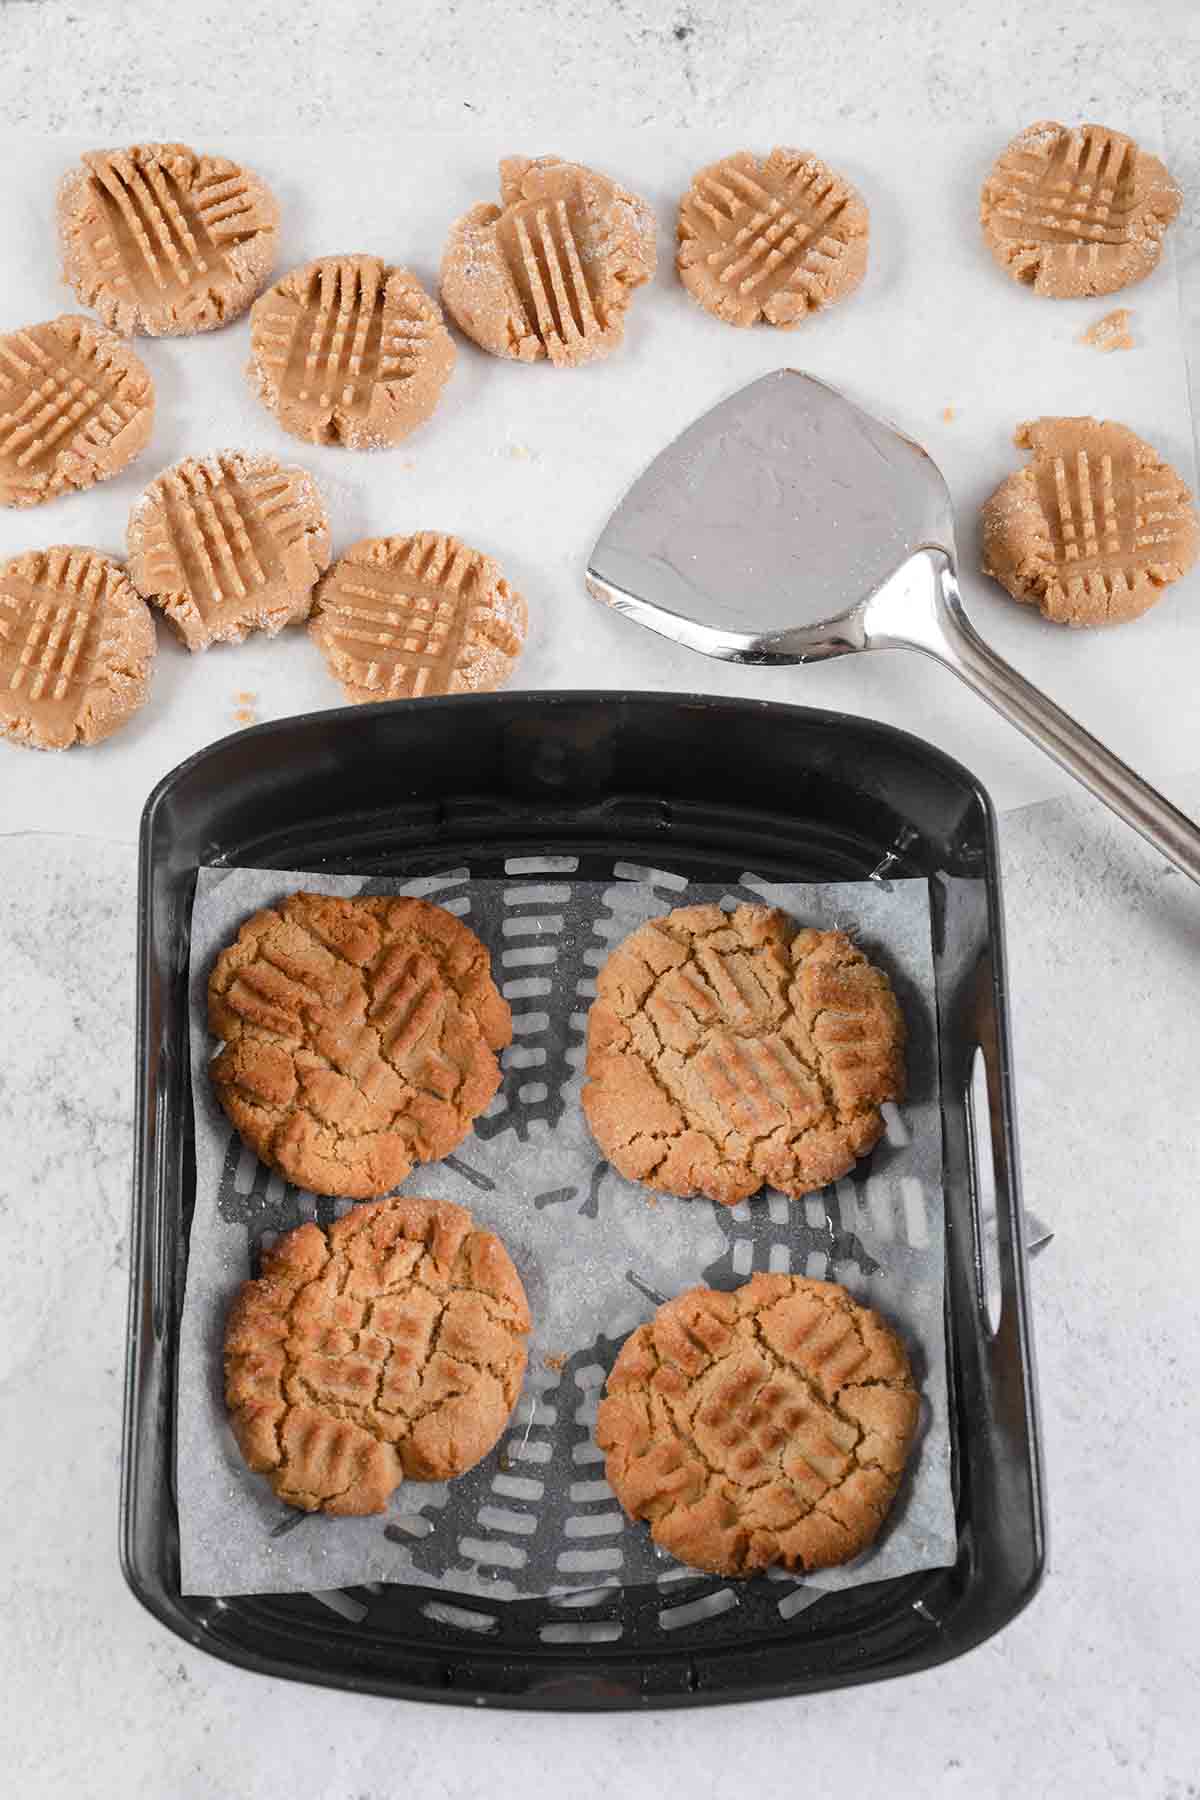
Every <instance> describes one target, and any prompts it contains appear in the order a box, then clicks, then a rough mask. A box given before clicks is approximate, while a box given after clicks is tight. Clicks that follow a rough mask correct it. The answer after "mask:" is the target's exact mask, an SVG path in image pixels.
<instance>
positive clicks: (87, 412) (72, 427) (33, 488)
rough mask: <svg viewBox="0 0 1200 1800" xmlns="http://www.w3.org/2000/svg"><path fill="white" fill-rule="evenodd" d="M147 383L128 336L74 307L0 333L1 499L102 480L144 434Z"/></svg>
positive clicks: (34, 496) (148, 413)
mask: <svg viewBox="0 0 1200 1800" xmlns="http://www.w3.org/2000/svg"><path fill="white" fill-rule="evenodd" d="M153 424H154V383H153V381H151V379H150V374H149V371H148V370H147V368H146V366H145V364H144V363H143V362H142V360H141V358H140V357H139V356H135V355H134V353H133V351H132V350H131V349H130V348H129V346H128V344H123V343H122V342H121V340H120V338H119V337H116V336H115V335H114V334H113V333H112V332H111V331H106V330H105V328H104V326H103V325H97V324H96V322H95V320H94V319H85V318H82V317H81V316H80V315H79V314H78V313H61V314H60V315H59V317H58V318H57V319H47V320H46V321H45V323H44V324H41V325H29V326H26V328H25V330H24V331H11V332H9V333H7V335H6V336H4V337H0V505H2V506H37V505H38V504H39V503H40V502H41V501H43V500H53V499H55V498H56V497H57V496H58V495H59V494H70V493H78V492H80V491H81V490H82V489H83V488H90V487H94V486H95V484H96V483H97V482H98V481H107V480H108V478H109V477H110V476H111V475H117V474H119V473H120V471H121V470H122V469H123V468H125V466H126V465H127V464H128V463H131V462H132V461H133V459H134V457H135V456H136V455H137V454H138V452H139V451H140V450H143V449H145V447H146V445H147V444H148V443H149V441H150V432H151V428H152V427H153Z"/></svg>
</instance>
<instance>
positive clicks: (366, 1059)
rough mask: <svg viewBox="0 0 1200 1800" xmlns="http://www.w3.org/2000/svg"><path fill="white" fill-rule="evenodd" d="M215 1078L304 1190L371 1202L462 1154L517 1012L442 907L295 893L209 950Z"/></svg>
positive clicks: (260, 1150) (260, 1148)
mask: <svg viewBox="0 0 1200 1800" xmlns="http://www.w3.org/2000/svg"><path fill="white" fill-rule="evenodd" d="M208 1017H209V1027H210V1029H211V1031H212V1033H213V1036H214V1037H216V1038H219V1039H220V1040H221V1044H222V1048H221V1051H220V1054H219V1055H218V1056H216V1057H215V1058H214V1060H213V1062H212V1063H211V1064H210V1074H211V1077H212V1082H213V1087H214V1088H215V1090H216V1095H217V1098H218V1100H219V1101H220V1103H221V1105H222V1106H223V1107H224V1109H225V1112H226V1114H227V1115H228V1117H229V1121H230V1123H231V1124H232V1125H233V1127H234V1129H235V1130H236V1131H237V1132H239V1133H240V1135H241V1137H242V1139H243V1141H244V1142H245V1143H247V1144H249V1146H250V1148H251V1149H252V1150H253V1151H254V1152H255V1154H256V1155H257V1156H258V1157H259V1158H260V1159H261V1160H262V1161H263V1162H264V1163H266V1164H267V1165H268V1167H270V1168H273V1169H278V1171H279V1173H280V1174H281V1175H283V1176H284V1177H286V1179H287V1180H288V1181H292V1182H295V1184H296V1186H297V1187H302V1188H308V1189H309V1190H310V1192H312V1193H314V1194H331V1195H334V1196H335V1197H340V1198H343V1199H347V1200H366V1199H371V1198H373V1197H375V1196H376V1195H379V1194H386V1193H387V1192H388V1191H389V1190H390V1189H391V1188H394V1187H398V1186H399V1184H400V1183H401V1182H402V1181H403V1180H404V1178H405V1176H406V1175H408V1174H410V1173H411V1171H412V1168H413V1165H414V1163H418V1162H438V1161H440V1160H441V1158H442V1157H443V1156H448V1155H449V1154H450V1152H451V1151H452V1150H455V1149H457V1147H458V1145H459V1144H461V1143H462V1141H463V1139H464V1138H465V1137H466V1136H467V1134H468V1132H469V1131H470V1129H471V1126H472V1124H473V1123H474V1121H475V1120H476V1119H477V1118H478V1116H479V1114H480V1113H481V1112H483V1110H484V1108H485V1107H487V1106H488V1105H489V1104H490V1103H491V1100H492V1098H493V1096H494V1095H495V1093H496V1091H497V1089H498V1088H499V1086H500V1065H499V1063H498V1062H497V1060H496V1053H497V1051H499V1050H502V1049H504V1048H505V1047H506V1046H507V1045H508V1044H509V1043H510V1042H511V1040H512V1015H511V1013H510V1011H509V1008H508V1003H507V1002H506V1001H505V1000H503V999H502V998H501V996H500V994H499V992H498V990H497V988H496V984H495V982H494V981H493V980H492V972H491V959H490V957H489V956H488V953H487V951H486V950H485V949H484V947H483V945H482V944H481V943H480V941H479V939H478V938H477V937H476V936H475V934H474V932H473V931H469V930H468V929H467V927H466V926H465V925H463V924H461V923H460V922H459V920H457V919H456V918H455V917H454V915H453V914H452V913H448V912H446V911H445V910H444V908H442V907H440V906H432V905H430V904H429V902H428V901H425V900H413V899H409V898H398V899H387V898H371V899H354V900H348V899H332V898H328V897H325V896H322V895H320V894H308V893H296V894H291V895H289V896H288V898H287V899H286V900H284V901H283V902H282V903H281V905H280V906H279V907H278V908H272V909H267V910H265V911H263V912H258V913H255V914H254V915H253V917H252V918H249V919H247V920H246V923H245V924H244V925H243V926H242V928H241V930H240V931H239V932H238V935H237V938H236V939H235V941H234V942H233V943H232V944H230V945H228V946H227V948H226V949H224V950H222V952H221V954H220V955H219V956H218V957H217V960H216V964H215V966H214V968H213V971H212V975H211V976H210V978H209V983H208Z"/></svg>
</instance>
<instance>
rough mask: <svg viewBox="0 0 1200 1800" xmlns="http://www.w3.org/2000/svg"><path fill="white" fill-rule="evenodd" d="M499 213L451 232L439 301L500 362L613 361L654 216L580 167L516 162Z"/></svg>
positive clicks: (643, 269)
mask: <svg viewBox="0 0 1200 1800" xmlns="http://www.w3.org/2000/svg"><path fill="white" fill-rule="evenodd" d="M500 199H501V202H502V204H501V205H500V206H489V205H483V206H473V207H472V208H471V210H470V212H469V213H465V214H464V215H463V217H462V218H461V219H459V220H458V221H457V222H456V223H455V224H454V226H453V227H452V228H451V231H450V236H449V238H448V240H447V243H446V249H445V253H444V255H443V257H442V299H443V301H444V302H445V306H446V311H447V312H448V313H449V314H450V317H451V318H452V319H453V320H454V323H455V324H456V325H457V326H458V327H459V330H460V331H465V332H466V334H467V336H468V337H469V338H472V339H473V340H474V342H475V343H477V344H478V345H479V346H480V347H481V348H482V349H484V350H489V351H490V352H491V354H492V355H493V356H507V357H513V358H515V360H516V361H518V362H538V361H540V360H541V359H542V358H543V357H548V358H549V360H550V361H551V362H552V363H553V364H554V365H555V366H556V367H558V368H569V367H571V366H573V365H575V364H578V363H586V362H596V361H598V360H599V359H600V358H601V357H603V356H608V355H610V354H611V353H612V351H614V350H615V349H616V347H617V345H618V344H619V343H620V342H621V339H622V337H623V336H624V334H625V313H626V310H627V308H628V306H629V300H630V296H631V295H632V293H633V291H634V289H635V288H639V287H641V285H642V283H643V282H646V281H649V279H650V277H651V276H652V275H653V273H654V269H655V263H656V260H657V254H658V253H657V247H656V243H655V233H654V216H653V214H652V213H651V211H650V208H649V207H648V206H647V205H646V202H645V201H644V200H639V199H638V197H637V195H636V194H630V193H628V192H627V191H626V190H625V189H624V188H623V187H618V185H617V183H616V182H615V181H610V180H609V179H608V177H607V176H605V175H598V174H596V172H595V171H594V170H593V169H585V168H584V167H583V166H582V165H581V164H580V163H570V162H561V161H560V160H559V158H558V157H557V156H539V157H538V158H537V159H536V160H532V161H531V160H530V158H529V157H526V156H510V157H507V158H506V159H505V160H504V161H503V162H502V163H501V164H500Z"/></svg>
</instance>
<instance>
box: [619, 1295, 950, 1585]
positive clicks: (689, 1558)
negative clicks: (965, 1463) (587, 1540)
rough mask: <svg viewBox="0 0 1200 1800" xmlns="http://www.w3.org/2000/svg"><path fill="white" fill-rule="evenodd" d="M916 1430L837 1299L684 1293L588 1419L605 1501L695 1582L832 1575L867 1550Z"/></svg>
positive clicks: (878, 1335) (886, 1364)
mask: <svg viewBox="0 0 1200 1800" xmlns="http://www.w3.org/2000/svg"><path fill="white" fill-rule="evenodd" d="M919 1414H920V1396H919V1394H918V1391H917V1389H916V1386H915V1385H914V1382H913V1378H912V1371H911V1369H910V1367H909V1361H908V1355H907V1352H906V1351H905V1348H904V1345H903V1344H902V1343H901V1341H900V1339H899V1338H898V1337H897V1336H896V1333H895V1332H894V1331H892V1329H891V1328H890V1327H889V1326H888V1325H887V1324H885V1322H884V1321H883V1319H881V1318H880V1316H879V1314H878V1313H876V1312H873V1311H871V1309H870V1308H869V1307H866V1306H860V1305H858V1304H857V1302H856V1301H854V1300H852V1299H851V1297H850V1295H849V1294H848V1293H847V1292H846V1291H845V1289H844V1288H841V1287H838V1286H837V1285H836V1284H835V1283H833V1282H829V1281H809V1280H807V1279H805V1278H804V1277H803V1276H799V1275H765V1274H759V1275H753V1276H751V1278H750V1280H749V1281H748V1282H746V1284H745V1285H744V1286H743V1287H740V1288H736V1289H734V1291H733V1292H732V1293H728V1294H725V1293H719V1292H717V1291H716V1290H714V1289H712V1288H703V1287H700V1288H692V1289H691V1290H690V1292H688V1293H686V1294H681V1295H680V1296H679V1298H678V1299H676V1300H669V1301H668V1302H667V1303H666V1305H665V1306H660V1307H659V1309H658V1311H657V1312H656V1313H655V1315H654V1318H653V1319H652V1320H651V1321H650V1323H649V1324H648V1325H639V1327H638V1329H637V1330H636V1331H635V1332H634V1333H633V1335H632V1336H631V1337H629V1338H627V1339H626V1341H625V1343H624V1345H623V1346H622V1348H621V1353H620V1355H619V1356H618V1357H617V1360H616V1363H615V1365H614V1367H613V1370H612V1373H611V1375H610V1376H609V1378H608V1383H607V1386H606V1388H605V1395H604V1399H603V1400H602V1401H601V1402H600V1408H599V1411H598V1414H597V1417H596V1442H597V1443H598V1444H599V1446H600V1448H601V1449H602V1450H604V1451H605V1452H607V1460H606V1464H605V1472H606V1474H607V1476H608V1481H609V1485H610V1486H611V1488H612V1490H613V1492H614V1493H615V1494H616V1496H617V1499H618V1500H619V1501H620V1503H621V1505H622V1506H623V1507H624V1509H625V1511H626V1513H627V1514H628V1515H629V1517H630V1518H631V1519H645V1520H646V1521H648V1523H649V1525H650V1535H651V1536H652V1537H653V1539H654V1541H655V1543H656V1544H659V1545H661V1547H662V1548H663V1549H664V1550H666V1551H669V1553H670V1554H671V1555H672V1556H675V1557H678V1559H679V1561H680V1562H683V1563H687V1564H688V1565H689V1566H690V1567H691V1568H694V1569H706V1570H708V1571H709V1572H710V1573H712V1574H714V1575H753V1574H754V1573H756V1572H757V1571H758V1570H760V1569H766V1568H768V1567H770V1566H771V1565H772V1564H773V1563H778V1564H780V1565H781V1566H782V1567H783V1568H785V1569H792V1570H797V1571H804V1570H810V1569H828V1568H831V1567H832V1566H833V1565H835V1564H837V1563H843V1562H848V1561H849V1560H850V1559H851V1557H854V1556H857V1555H858V1554H859V1552H860V1551H861V1550H865V1549H866V1547H867V1546H868V1545H869V1544H870V1543H871V1542H872V1541H873V1540H874V1538H875V1536H876V1534H877V1533H878V1531H879V1529H880V1526H881V1525H882V1524H883V1522H884V1520H885V1519H886V1517H887V1515H888V1511H889V1509H890V1508H891V1505H892V1502H893V1501H894V1499H895V1497H896V1491H897V1489H898V1488H899V1485H900V1480H901V1477H902V1475H903V1473H904V1466H905V1463H906V1461H907V1458H908V1454H909V1450H910V1447H911V1445H912V1441H913V1436H914V1434H915V1431H916V1427H917V1420H918V1417H919Z"/></svg>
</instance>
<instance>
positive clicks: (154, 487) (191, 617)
mask: <svg viewBox="0 0 1200 1800" xmlns="http://www.w3.org/2000/svg"><path fill="white" fill-rule="evenodd" d="M127 541H128V546H129V574H130V576H131V578H132V580H133V582H134V585H135V586H136V587H137V589H138V591H139V593H142V594H144V595H145V596H146V598H147V599H148V600H149V601H150V602H151V604H152V605H154V606H157V607H159V608H160V609H161V610H162V612H163V613H164V614H165V615H166V618H167V621H168V623H169V624H170V625H171V626H173V628H174V629H175V631H177V632H178V634H179V636H180V637H181V638H182V639H183V641H184V643H185V644H186V645H187V647H188V649H189V650H206V649H207V648H208V646H209V645H210V644H222V643H224V644H240V643H241V642H242V640H243V639H244V638H245V637H246V636H247V635H248V634H249V633H250V632H251V631H263V632H266V634H267V636H268V637H274V635H275V634H276V632H278V631H282V629H283V627H284V626H285V625H289V624H291V623H292V621H293V620H296V619H306V618H307V617H308V615H309V613H310V612H311V611H312V600H313V588H314V587H315V585H316V581H317V577H318V576H319V575H320V574H321V573H322V572H323V571H324V570H325V569H326V568H328V566H329V553H330V546H329V522H328V520H327V518H326V516H325V507H324V504H323V503H322V500H321V496H320V494H319V493H318V492H317V489H316V484H315V483H314V481H313V479H312V477H311V475H309V474H308V473H307V471H306V470H304V469H298V468H297V467H296V466H295V465H294V464H289V463H281V462H277V461H276V460H275V458H274V457H273V456H264V455H260V454H252V453H251V452H248V451H243V450H222V451H218V452H217V453H216V454H215V455H213V456H203V457H199V456H189V457H187V458H186V459H185V460H184V461H183V462H179V463H175V464H174V466H173V467H172V468H169V469H164V470H163V472H162V474H161V475H159V476H157V477H156V479H155V480H154V481H152V482H151V483H150V486H149V487H148V488H147V489H146V491H145V493H144V494H143V495H142V497H141V499H140V500H138V501H137V502H136V504H135V505H134V508H133V511H132V512H131V513H130V515H129V531H128V539H127Z"/></svg>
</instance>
